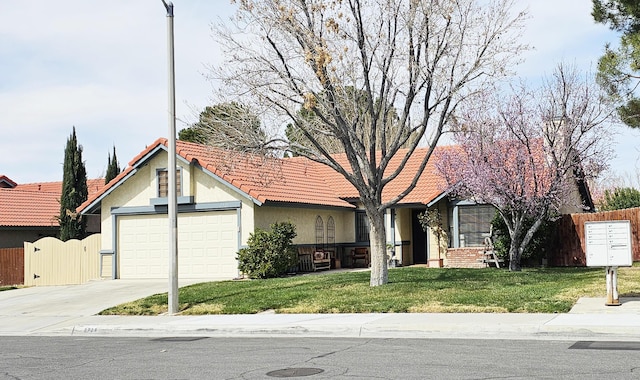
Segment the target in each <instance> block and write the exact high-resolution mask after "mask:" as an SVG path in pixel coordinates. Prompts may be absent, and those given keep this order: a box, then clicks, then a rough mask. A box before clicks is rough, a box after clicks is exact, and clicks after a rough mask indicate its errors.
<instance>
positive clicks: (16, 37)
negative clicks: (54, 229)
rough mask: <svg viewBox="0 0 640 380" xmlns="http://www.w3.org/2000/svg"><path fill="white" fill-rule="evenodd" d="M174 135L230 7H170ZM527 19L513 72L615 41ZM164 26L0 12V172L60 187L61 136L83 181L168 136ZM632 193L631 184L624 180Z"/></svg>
mask: <svg viewBox="0 0 640 380" xmlns="http://www.w3.org/2000/svg"><path fill="white" fill-rule="evenodd" d="M173 3H174V5H175V8H174V12H175V18H174V29H175V57H176V58H175V68H176V116H177V118H178V121H177V130H178V131H179V130H180V129H182V128H184V127H186V126H188V124H190V123H192V122H194V121H195V120H196V119H197V115H198V113H199V111H200V110H201V109H203V108H204V107H205V106H207V105H210V104H213V103H214V102H215V99H212V94H213V91H212V86H213V84H212V83H211V82H209V81H208V80H207V79H206V73H207V66H209V65H215V64H217V63H220V62H221V60H222V57H221V55H222V54H221V52H220V50H219V49H218V47H217V46H216V43H215V41H214V40H213V38H212V37H211V23H212V22H214V21H217V20H218V19H221V20H223V21H224V20H228V19H229V17H230V16H231V15H232V14H233V12H234V11H235V8H236V6H235V5H233V4H231V2H230V0H208V1H207V0H201V1H200V0H174V1H173ZM515 4H516V8H517V9H527V10H528V12H529V16H530V19H529V20H528V21H527V29H526V30H525V31H524V35H523V42H525V43H527V44H529V45H531V46H532V47H533V48H534V49H533V50H531V51H528V52H526V53H525V54H524V55H523V59H524V62H523V63H522V64H521V65H520V66H518V67H516V68H515V70H516V71H517V74H518V75H519V76H521V77H524V78H527V79H529V80H539V79H540V78H541V77H542V76H545V75H550V74H551V73H552V71H553V69H554V68H555V66H556V65H557V64H558V63H559V62H568V63H571V64H575V65H576V66H577V67H578V68H579V69H582V70H592V71H595V69H596V68H595V66H596V63H597V59H598V57H599V56H600V55H601V53H602V50H603V46H604V44H605V43H606V42H612V43H615V42H616V41H617V39H618V36H617V35H616V34H615V33H613V32H611V31H609V30H608V28H607V27H606V26H603V25H599V24H595V23H594V22H593V20H592V18H591V14H590V13H591V0H515ZM167 78H168V74H167V20H166V12H165V9H164V6H163V5H162V2H161V1H159V0H158V1H153V0H127V1H124V0H114V1H111V2H102V1H86V0H56V1H50V0H21V1H13V2H10V3H5V4H4V6H3V9H2V11H1V12H0V131H1V133H2V135H1V138H0V175H3V174H4V175H6V176H8V177H9V178H11V179H12V180H13V181H15V182H17V183H32V182H47V181H61V180H62V162H63V159H64V148H65V145H66V141H67V139H68V138H69V136H70V134H71V131H72V128H73V127H75V128H76V134H77V138H78V141H79V143H80V144H81V145H82V146H83V158H84V160H85V164H86V168H87V175H88V177H90V178H97V177H101V176H104V174H105V172H106V168H107V163H108V161H107V156H108V154H109V153H110V152H111V151H112V149H113V147H114V146H115V148H116V152H117V157H118V160H119V161H120V166H121V167H122V168H124V167H125V166H126V165H127V163H128V162H129V161H130V160H131V159H132V158H133V157H135V156H136V155H137V154H138V153H139V152H140V151H142V150H143V149H144V148H145V147H146V146H147V145H149V144H151V143H152V142H153V141H155V140H156V139H157V138H159V137H168V121H167V119H168V118H167V96H168V79H167ZM615 140H616V146H615V150H616V156H615V157H612V160H611V162H610V164H611V167H612V170H613V174H614V175H617V176H619V177H623V178H630V179H635V181H637V175H636V174H635V173H637V172H638V171H640V131H636V130H631V129H629V128H626V127H623V128H620V133H619V134H618V135H617V136H616V138H615ZM636 186H637V182H636Z"/></svg>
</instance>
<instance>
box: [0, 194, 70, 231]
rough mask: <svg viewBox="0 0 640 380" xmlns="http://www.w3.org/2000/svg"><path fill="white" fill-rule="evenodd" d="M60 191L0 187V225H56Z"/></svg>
mask: <svg viewBox="0 0 640 380" xmlns="http://www.w3.org/2000/svg"><path fill="white" fill-rule="evenodd" d="M59 199H60V193H48V192H43V191H29V190H16V189H0V226H6V227H27V226H30V227H43V226H45V227H46V226H58V220H57V216H58V215H59V214H60V203H59V201H58V200H59Z"/></svg>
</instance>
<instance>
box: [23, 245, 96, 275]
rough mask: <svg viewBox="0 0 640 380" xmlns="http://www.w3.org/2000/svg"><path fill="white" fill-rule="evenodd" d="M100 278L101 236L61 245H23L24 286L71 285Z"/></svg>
mask: <svg viewBox="0 0 640 380" xmlns="http://www.w3.org/2000/svg"><path fill="white" fill-rule="evenodd" d="M99 278H100V234H94V235H91V236H89V237H87V238H85V239H84V240H75V239H74V240H69V241H67V242H63V241H61V240H58V239H56V238H52V237H46V238H43V239H40V240H38V241H36V242H35V243H26V242H25V243H24V284H25V285H30V286H34V285H35V286H42V285H73V284H82V283H85V282H87V281H89V280H94V279H99Z"/></svg>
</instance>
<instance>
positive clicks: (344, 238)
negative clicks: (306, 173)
mask: <svg viewBox="0 0 640 380" xmlns="http://www.w3.org/2000/svg"><path fill="white" fill-rule="evenodd" d="M318 216H320V217H321V218H322V221H323V226H324V242H325V243H326V239H327V220H328V219H329V217H330V216H331V217H333V220H334V222H335V233H336V243H345V242H351V241H353V239H354V235H355V226H354V223H355V217H354V214H353V211H342V210H324V209H313V208H294V207H272V206H271V207H269V206H261V207H258V208H257V209H256V211H255V226H256V227H258V228H261V229H264V230H269V228H270V226H271V225H272V224H273V223H276V222H291V223H293V224H294V225H295V226H296V233H297V236H296V238H295V239H294V241H293V243H294V244H315V243H316V230H315V226H316V218H317V217H318Z"/></svg>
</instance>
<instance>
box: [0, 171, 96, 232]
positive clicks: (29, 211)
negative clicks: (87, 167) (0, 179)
mask: <svg viewBox="0 0 640 380" xmlns="http://www.w3.org/2000/svg"><path fill="white" fill-rule="evenodd" d="M102 187H104V179H103V178H98V179H90V180H87V188H88V190H89V194H90V196H91V195H93V194H94V193H96V192H98V191H99V190H100V189H101V188H102ZM61 193H62V182H42V183H28V184H18V185H16V187H14V188H7V189H3V188H0V226H4V227H49V226H58V225H59V224H58V219H57V217H58V215H59V214H60V195H61Z"/></svg>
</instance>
